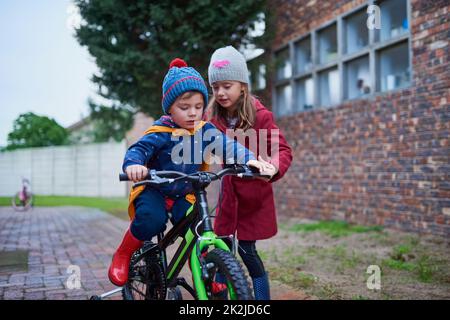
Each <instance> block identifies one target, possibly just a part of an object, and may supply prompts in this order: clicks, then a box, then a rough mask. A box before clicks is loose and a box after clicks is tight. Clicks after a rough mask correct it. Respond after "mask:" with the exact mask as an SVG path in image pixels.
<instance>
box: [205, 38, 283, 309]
mask: <svg viewBox="0 0 450 320" xmlns="http://www.w3.org/2000/svg"><path fill="white" fill-rule="evenodd" d="M208 78H209V84H210V85H211V87H212V91H213V98H212V101H211V102H210V104H209V106H208V108H209V111H208V113H209V117H210V120H211V122H212V123H213V124H214V125H215V126H216V127H217V128H218V129H219V130H221V131H222V132H225V133H227V134H230V133H233V131H234V130H236V129H242V130H243V131H241V132H244V133H245V132H249V131H252V132H253V134H255V135H256V137H254V138H255V139H256V141H257V145H256V146H255V145H253V146H252V145H248V144H247V143H246V147H247V148H249V149H250V150H251V151H253V153H254V154H255V156H257V155H258V156H257V157H258V160H259V161H261V162H263V163H264V165H265V169H264V171H265V172H266V173H270V175H271V176H272V178H271V179H269V180H257V179H256V180H243V179H239V178H237V177H225V179H223V201H222V202H221V205H220V207H219V208H218V213H217V217H216V219H215V224H214V228H215V231H216V233H217V234H219V235H222V236H225V235H232V234H235V233H237V236H236V237H237V239H238V240H239V250H238V252H239V255H240V256H241V258H242V260H243V261H244V264H245V265H246V267H247V269H248V271H249V274H250V277H251V278H252V282H253V288H254V292H255V299H257V300H269V299H270V290H269V280H268V276H267V273H266V271H265V269H264V265H263V263H262V261H261V259H260V257H259V256H258V252H257V251H256V246H255V243H256V240H262V239H268V238H271V237H273V236H274V235H275V234H276V232H277V222H276V215H275V204H274V197H273V191H272V185H271V183H272V182H274V181H277V180H279V179H281V178H282V177H283V176H284V174H285V173H286V171H287V170H288V168H289V166H290V164H291V161H292V150H291V148H290V146H289V145H288V144H287V142H286V140H285V138H284V136H283V135H282V134H281V133H280V132H279V129H278V127H277V126H276V125H275V123H274V120H273V116H272V113H271V112H270V111H269V110H267V109H266V108H265V107H264V106H263V105H262V104H261V102H260V101H259V100H258V99H256V98H255V97H254V96H252V95H251V93H250V90H249V74H248V69H247V63H246V61H245V58H244V56H243V55H242V54H241V53H239V52H238V51H237V50H236V49H235V48H233V47H231V46H227V47H224V48H220V49H218V50H216V51H215V52H214V54H213V55H212V56H211V61H210V64H209V68H208ZM230 129H232V130H231V131H230ZM250 129H252V130H250ZM263 129H265V130H263ZM260 131H261V132H260ZM260 133H263V135H262V136H261V135H260ZM265 133H267V134H265ZM272 133H274V134H272ZM234 134H235V133H234ZM274 136H275V137H277V138H278V139H274ZM250 140H251V137H250ZM276 140H278V141H276ZM255 147H256V148H255ZM271 147H275V148H271ZM260 148H267V150H260ZM271 149H275V150H272V152H273V151H274V152H273V153H272V154H270V156H271V157H270V159H263V158H262V157H261V154H264V155H265V154H268V153H270V152H269V151H270V150H271ZM218 282H220V279H219V278H218Z"/></svg>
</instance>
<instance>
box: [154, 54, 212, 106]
mask: <svg viewBox="0 0 450 320" xmlns="http://www.w3.org/2000/svg"><path fill="white" fill-rule="evenodd" d="M188 91H198V92H200V93H201V94H202V96H203V100H204V101H205V107H206V105H208V89H207V88H206V84H205V81H204V80H203V78H202V76H201V75H200V73H198V71H197V70H195V69H194V68H192V67H188V65H187V63H186V62H185V61H184V60H182V59H179V58H176V59H174V60H172V62H171V63H170V65H169V71H168V72H167V74H166V76H165V77H164V81H163V85H162V94H163V96H162V108H163V111H164V113H165V114H168V113H169V109H170V106H171V105H172V104H173V103H174V102H175V100H176V99H177V98H178V97H179V96H181V95H182V94H183V93H185V92H188Z"/></svg>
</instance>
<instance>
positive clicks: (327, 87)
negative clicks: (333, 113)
mask: <svg viewBox="0 0 450 320" xmlns="http://www.w3.org/2000/svg"><path fill="white" fill-rule="evenodd" d="M340 87H341V86H340V83H339V72H338V69H337V68H332V69H329V70H325V71H322V72H321V73H319V103H320V104H321V105H322V106H329V105H333V104H337V103H339V92H340Z"/></svg>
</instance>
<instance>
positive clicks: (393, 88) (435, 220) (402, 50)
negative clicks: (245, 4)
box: [250, 0, 450, 237]
mask: <svg viewBox="0 0 450 320" xmlns="http://www.w3.org/2000/svg"><path fill="white" fill-rule="evenodd" d="M270 5H271V6H272V8H273V10H272V11H273V12H274V13H275V18H276V22H275V29H274V30H276V31H275V37H274V42H273V45H272V52H271V53H270V56H271V58H272V61H275V62H276V63H275V64H274V65H275V67H274V68H273V69H270V68H267V69H268V70H267V71H268V74H269V77H268V81H267V83H264V81H259V83H258V72H260V73H264V72H265V69H264V67H258V66H256V67H255V63H257V62H258V59H255V61H251V62H250V64H253V72H252V77H253V79H252V81H253V83H254V85H253V87H254V89H255V90H256V91H255V92H256V93H257V94H260V95H261V96H262V97H263V98H265V99H264V100H266V101H265V102H266V104H267V105H272V106H273V107H272V110H273V112H274V115H275V117H276V118H277V123H278V125H279V127H280V128H281V129H282V131H283V132H284V134H285V135H286V137H287V139H288V141H289V142H290V144H291V145H292V146H293V149H294V162H293V164H292V166H291V168H290V170H289V172H288V174H287V175H286V177H285V178H284V179H283V180H282V182H281V183H278V184H277V185H276V188H275V189H276V194H277V206H278V211H279V214H281V215H286V216H297V217H307V218H313V219H345V220H347V221H350V222H355V223H360V224H379V225H384V226H387V227H393V228H397V229H401V230H407V231H415V232H427V233H434V234H439V235H442V236H446V237H449V236H450V161H449V160H450V144H449V132H450V89H449V84H450V79H449V75H450V65H449V39H450V22H449V17H450V2H449V1H448V0H433V1H429V0H386V1H363V0H353V1H352V0H334V1H319V0H297V1H283V0H278V1H276V0H272V1H270ZM370 5H376V7H371V8H370V10H369V14H368V13H367V10H368V6H370ZM378 9H379V12H380V13H381V17H380V18H381V20H380V22H381V25H380V26H381V29H377V28H376V25H375V28H373V26H374V24H373V22H376V21H378V20H374V19H376V18H377V17H379V16H377V15H376V14H377V10H378ZM368 18H370V19H369V20H370V21H371V22H372V24H371V28H370V29H369V28H368V25H367V24H366V23H367V20H368ZM255 70H256V71H255ZM271 70H272V72H270V71H271ZM255 84H256V85H255ZM258 89H261V90H259V91H258Z"/></svg>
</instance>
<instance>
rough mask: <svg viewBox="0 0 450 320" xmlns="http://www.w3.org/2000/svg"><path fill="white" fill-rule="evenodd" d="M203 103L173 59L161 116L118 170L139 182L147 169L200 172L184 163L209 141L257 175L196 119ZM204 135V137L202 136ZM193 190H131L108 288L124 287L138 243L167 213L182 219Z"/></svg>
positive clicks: (238, 151)
mask: <svg viewBox="0 0 450 320" xmlns="http://www.w3.org/2000/svg"><path fill="white" fill-rule="evenodd" d="M207 104H208V91H207V88H206V85H205V82H204V80H203V78H202V77H201V75H200V74H199V73H198V72H197V71H196V70H195V69H194V68H191V67H188V66H187V64H186V62H184V61H183V60H181V59H175V60H173V61H172V62H171V64H170V66H169V71H168V73H167V75H166V77H165V78H164V82H163V97H162V107H163V111H164V113H165V115H164V116H162V117H161V118H160V119H158V120H157V121H155V123H154V125H153V126H152V127H150V128H149V130H147V131H146V132H145V135H144V136H143V137H142V138H141V139H140V140H139V141H138V142H136V143H135V144H133V145H132V146H130V148H129V149H128V151H127V153H126V155H125V159H124V163H123V171H124V172H125V173H126V174H127V175H128V178H129V179H130V180H132V181H134V182H137V181H140V180H142V179H144V178H145V177H146V176H147V174H148V168H152V169H155V170H174V171H182V172H184V173H187V174H189V173H193V172H197V171H200V170H201V169H202V163H198V161H197V163H196V161H184V160H185V159H186V156H191V157H187V158H189V159H196V158H197V159H198V156H199V154H198V153H200V154H201V155H202V159H203V153H205V152H204V151H205V149H207V147H208V145H210V144H211V143H215V144H216V145H217V143H219V145H220V144H221V145H223V150H225V152H224V154H223V156H222V159H223V160H225V159H226V161H224V162H227V163H229V162H238V163H245V164H247V165H250V166H254V167H256V168H258V169H259V170H260V171H261V170H262V168H263V165H262V164H261V163H260V162H259V161H257V160H256V159H255V156H254V155H253V153H252V152H250V151H249V150H247V149H245V148H244V147H243V146H241V145H240V144H238V143H237V142H235V141H233V140H231V139H228V138H227V137H226V135H224V134H223V133H221V132H220V131H219V130H217V129H216V128H215V127H214V126H213V125H212V124H210V123H206V122H203V121H201V119H202V117H203V112H204V108H205V106H206V105H207ZM207 131H209V132H208V133H209V135H208V136H209V137H210V138H209V139H205V137H204V135H205V133H206V132H207ZM211 132H212V133H213V134H212V135H211ZM180 136H184V137H183V139H179V138H180ZM186 136H187V139H186ZM177 137H178V138H177ZM199 137H200V139H198V138H199ZM182 143H185V144H188V145H189V146H190V147H189V148H188V149H187V152H188V153H190V154H188V155H186V154H183V160H182V161H179V159H178V160H177V161H173V159H174V154H173V153H175V152H173V151H174V150H175V149H174V148H176V150H180V146H181V145H180V144H182ZM195 144H200V146H201V148H198V147H194V145H195ZM184 147H185V146H184ZM185 150H186V148H184V149H182V151H185ZM223 150H220V151H223ZM196 153H197V154H196ZM230 158H231V159H230ZM192 191H193V189H192V185H191V183H188V182H178V183H176V182H175V183H173V184H168V185H164V186H161V187H160V188H158V189H156V188H153V187H149V186H147V187H145V186H141V187H139V188H135V189H133V190H132V192H131V194H130V204H129V210H128V212H129V215H130V218H131V220H132V221H131V225H130V227H129V228H128V230H127V231H126V233H125V236H124V238H123V240H122V243H121V244H120V246H119V248H118V249H117V250H116V253H115V254H114V256H113V259H112V262H111V266H110V268H109V272H108V276H109V279H110V280H111V282H112V283H113V284H115V285H117V286H123V285H124V284H125V283H126V282H127V280H128V271H129V270H128V269H129V263H130V259H131V255H132V254H133V252H134V251H136V250H137V249H139V248H140V247H141V245H142V242H143V241H145V240H151V239H152V238H153V237H154V236H155V235H157V234H159V233H160V232H163V231H164V230H165V227H166V223H167V220H168V216H167V211H168V210H170V211H171V213H172V219H173V220H172V222H174V223H176V222H178V221H179V220H180V219H181V218H182V217H183V216H184V215H185V213H186V211H187V210H188V209H189V207H190V206H191V205H192V204H193V203H194V202H195V197H194V196H193V194H192Z"/></svg>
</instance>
